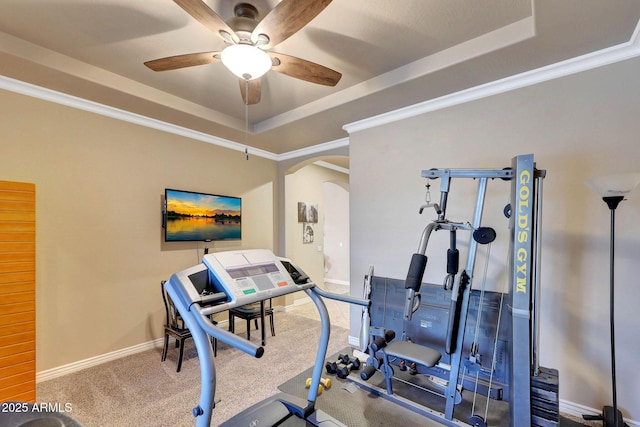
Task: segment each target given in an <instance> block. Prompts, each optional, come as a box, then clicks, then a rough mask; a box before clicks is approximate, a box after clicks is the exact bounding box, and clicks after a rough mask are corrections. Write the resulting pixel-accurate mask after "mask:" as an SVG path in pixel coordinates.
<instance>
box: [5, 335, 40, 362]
mask: <svg viewBox="0 0 640 427" xmlns="http://www.w3.org/2000/svg"><path fill="white" fill-rule="evenodd" d="M23 338H24V337H23ZM35 350H36V343H35V341H26V342H19V343H17V344H12V345H4V344H3V345H0V357H5V356H11V355H17V354H20V353H27V352H30V351H35Z"/></svg>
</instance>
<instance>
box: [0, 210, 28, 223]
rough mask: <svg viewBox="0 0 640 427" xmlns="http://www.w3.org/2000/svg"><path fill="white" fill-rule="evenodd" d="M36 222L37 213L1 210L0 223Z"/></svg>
mask: <svg viewBox="0 0 640 427" xmlns="http://www.w3.org/2000/svg"><path fill="white" fill-rule="evenodd" d="M35 220H36V213H35V212H30V211H27V212H24V211H7V210H0V221H26V222H35Z"/></svg>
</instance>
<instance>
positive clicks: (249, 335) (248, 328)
mask: <svg viewBox="0 0 640 427" xmlns="http://www.w3.org/2000/svg"><path fill="white" fill-rule="evenodd" d="M247 340H249V341H251V319H247Z"/></svg>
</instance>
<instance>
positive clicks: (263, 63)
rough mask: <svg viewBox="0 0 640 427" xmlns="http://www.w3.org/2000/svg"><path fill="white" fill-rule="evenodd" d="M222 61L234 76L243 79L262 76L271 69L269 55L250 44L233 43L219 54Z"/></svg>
mask: <svg viewBox="0 0 640 427" xmlns="http://www.w3.org/2000/svg"><path fill="white" fill-rule="evenodd" d="M220 60H221V61H222V63H223V64H224V65H225V66H226V67H227V68H228V69H229V71H231V72H232V73H233V74H235V75H236V76H238V77H240V78H241V79H245V80H253V79H257V78H258V77H262V76H263V75H264V74H265V73H266V72H267V71H269V69H271V57H270V56H269V55H268V54H267V53H266V52H265V51H263V50H262V49H259V48H257V47H255V46H252V45H250V44H234V45H231V46H227V47H226V48H224V50H223V51H222V53H221V54H220Z"/></svg>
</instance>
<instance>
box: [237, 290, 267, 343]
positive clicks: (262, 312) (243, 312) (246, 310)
mask: <svg viewBox="0 0 640 427" xmlns="http://www.w3.org/2000/svg"><path fill="white" fill-rule="evenodd" d="M268 301H269V306H268V307H265V303H264V301H260V302H256V303H253V304H247V305H243V306H241V307H237V308H232V309H231V310H229V331H230V332H232V333H235V318H236V317H239V318H241V319H245V320H246V321H247V339H248V340H250V339H251V321H252V320H253V321H254V323H255V325H256V329H258V319H260V330H261V332H262V345H265V332H264V318H265V316H269V322H270V325H271V336H272V337H274V336H275V335H276V330H275V327H274V326H273V306H272V305H271V298H269V300H268Z"/></svg>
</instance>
